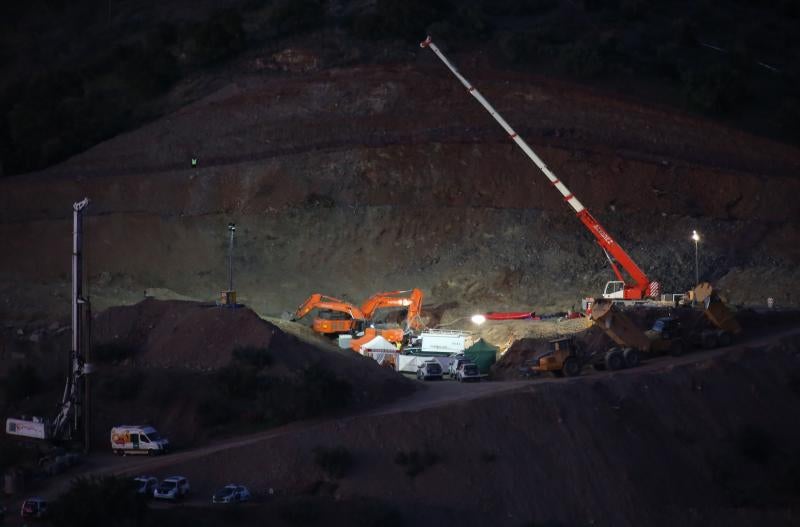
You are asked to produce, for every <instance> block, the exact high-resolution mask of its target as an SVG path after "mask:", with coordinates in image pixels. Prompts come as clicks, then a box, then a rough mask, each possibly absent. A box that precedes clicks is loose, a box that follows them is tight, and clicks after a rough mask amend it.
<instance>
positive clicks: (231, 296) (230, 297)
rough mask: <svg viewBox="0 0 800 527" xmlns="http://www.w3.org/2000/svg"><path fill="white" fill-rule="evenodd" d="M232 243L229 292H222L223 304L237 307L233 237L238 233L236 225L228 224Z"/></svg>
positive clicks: (230, 248)
mask: <svg viewBox="0 0 800 527" xmlns="http://www.w3.org/2000/svg"><path fill="white" fill-rule="evenodd" d="M228 232H229V233H230V241H229V243H228V290H227V291H223V292H222V295H221V296H222V298H221V302H220V303H221V304H222V305H227V306H235V305H236V291H235V290H234V289H233V236H234V234H235V233H236V224H235V223H229V224H228Z"/></svg>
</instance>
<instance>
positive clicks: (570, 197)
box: [564, 194, 575, 201]
mask: <svg viewBox="0 0 800 527" xmlns="http://www.w3.org/2000/svg"><path fill="white" fill-rule="evenodd" d="M574 197H575V196H573V195H572V194H568V195H566V196H564V201H569V200H571V199H572V198H574Z"/></svg>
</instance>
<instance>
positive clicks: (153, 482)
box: [133, 476, 158, 496]
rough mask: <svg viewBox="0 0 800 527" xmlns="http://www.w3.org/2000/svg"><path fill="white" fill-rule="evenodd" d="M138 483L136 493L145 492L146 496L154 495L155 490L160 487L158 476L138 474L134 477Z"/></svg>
mask: <svg viewBox="0 0 800 527" xmlns="http://www.w3.org/2000/svg"><path fill="white" fill-rule="evenodd" d="M133 482H134V484H135V485H136V494H144V495H145V496H152V495H153V491H154V490H156V487H158V478H154V477H153V476H137V477H135V478H133Z"/></svg>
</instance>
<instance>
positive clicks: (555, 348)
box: [520, 283, 742, 377]
mask: <svg viewBox="0 0 800 527" xmlns="http://www.w3.org/2000/svg"><path fill="white" fill-rule="evenodd" d="M687 297H688V298H689V301H690V302H691V303H694V304H699V305H700V306H702V311H701V310H697V309H693V308H690V307H686V306H684V307H678V308H676V311H675V312H674V313H675V316H665V317H661V318H658V319H656V320H655V322H654V323H653V326H652V327H651V328H650V329H648V330H647V331H645V330H642V329H641V328H639V327H638V326H637V325H636V324H635V323H634V322H633V321H632V320H631V319H630V317H628V315H627V314H626V313H625V311H624V308H622V307H620V306H619V305H618V304H617V302H615V301H614V300H609V299H600V300H597V301H595V303H594V305H593V306H592V310H591V314H590V315H589V318H590V320H591V321H592V322H593V323H594V324H596V325H597V326H598V327H599V328H600V329H602V330H603V331H604V332H605V334H606V335H608V337H609V338H610V339H611V340H612V341H613V342H614V345H613V346H612V347H611V348H609V349H608V350H605V351H602V350H587V349H585V347H584V346H583V345H582V343H580V342H577V341H576V340H575V339H573V338H572V337H568V338H561V339H556V340H552V341H550V342H549V343H548V348H547V349H546V350H545V351H544V352H542V353H539V354H537V355H536V356H534V357H533V359H531V360H530V361H528V362H526V364H525V365H524V366H523V367H521V368H520V371H521V373H522V374H523V375H526V376H527V375H530V374H541V373H552V374H553V375H554V376H556V377H563V376H567V377H572V376H575V375H579V374H580V373H581V371H582V369H583V367H584V366H586V365H589V364H591V365H592V366H594V367H595V369H598V370H605V369H608V370H621V369H623V368H633V367H635V366H638V365H639V362H640V361H641V358H642V356H647V355H661V354H671V355H675V356H679V355H682V354H683V353H685V352H686V351H689V350H691V349H694V348H704V349H712V348H716V347H724V346H729V345H730V344H731V343H732V342H733V339H734V337H735V336H736V335H738V334H740V333H741V332H742V329H741V326H740V325H739V323H738V322H737V320H736V317H735V316H734V314H733V313H732V312H731V310H730V309H729V308H728V306H726V305H725V303H724V302H722V300H720V298H719V297H718V296H717V295H716V294H715V293H714V290H713V289H712V287H711V285H710V284H708V283H702V284H699V285H698V286H697V287H695V288H694V289H693V290H692V291H690V292H689V293H688V294H687Z"/></svg>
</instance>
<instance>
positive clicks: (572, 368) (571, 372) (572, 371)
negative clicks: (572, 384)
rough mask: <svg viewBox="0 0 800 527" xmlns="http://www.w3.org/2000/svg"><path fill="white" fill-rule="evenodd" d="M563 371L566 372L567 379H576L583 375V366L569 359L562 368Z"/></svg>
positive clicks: (571, 358)
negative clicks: (577, 376)
mask: <svg viewBox="0 0 800 527" xmlns="http://www.w3.org/2000/svg"><path fill="white" fill-rule="evenodd" d="M561 371H562V372H564V375H566V376H567V377H575V376H576V375H579V374H580V373H581V365H580V364H579V363H578V361H577V359H575V358H573V357H567V360H565V361H564V366H563V367H562V368H561Z"/></svg>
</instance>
